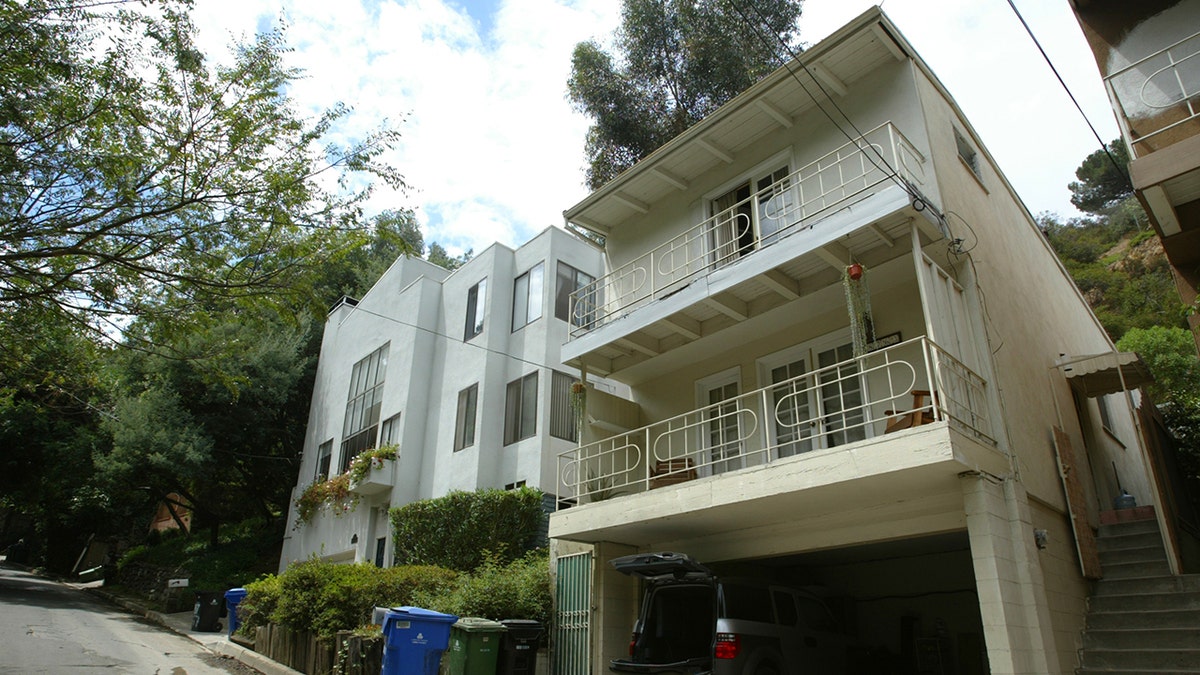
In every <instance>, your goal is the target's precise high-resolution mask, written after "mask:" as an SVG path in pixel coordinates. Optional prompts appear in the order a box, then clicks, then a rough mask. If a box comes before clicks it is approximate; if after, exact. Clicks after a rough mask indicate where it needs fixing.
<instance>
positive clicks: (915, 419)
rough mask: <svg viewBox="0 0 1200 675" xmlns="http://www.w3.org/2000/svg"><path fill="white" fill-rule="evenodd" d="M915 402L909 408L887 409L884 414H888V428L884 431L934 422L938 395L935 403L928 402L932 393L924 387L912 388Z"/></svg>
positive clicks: (887, 432) (886, 432)
mask: <svg viewBox="0 0 1200 675" xmlns="http://www.w3.org/2000/svg"><path fill="white" fill-rule="evenodd" d="M912 397H913V404H912V408H910V409H908V410H901V411H896V410H885V411H883V414H884V415H887V418H888V420H887V428H885V429H884V430H883V433H885V434H890V433H892V432H893V431H900V430H902V429H911V428H912V427H919V426H921V425H922V424H932V423H933V421H934V420H935V419H936V418H935V417H934V415H933V408H934V407H935V406H936V405H937V397H933V398H932V401H933V405H930V404H929V403H926V401H927V400H930V398H931V394H930V393H929V392H928V391H926V390H924V389H913V390H912Z"/></svg>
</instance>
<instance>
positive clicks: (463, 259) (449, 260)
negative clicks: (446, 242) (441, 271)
mask: <svg viewBox="0 0 1200 675" xmlns="http://www.w3.org/2000/svg"><path fill="white" fill-rule="evenodd" d="M474 255H475V249H468V250H467V252H466V253H463V254H462V255H458V256H452V255H450V254H449V253H448V252H447V251H446V249H444V248H442V245H441V244H439V243H437V242H436V241H435V242H433V243H432V244H430V245H429V255H427V256H425V259H426V260H428V261H429V262H431V263H433V264H435V265H441V266H442V267H445V268H446V269H448V270H456V269H458V268H460V267H462V266H463V265H465V264H466V263H467V261H468V260H470V259H471V257H472V256H474Z"/></svg>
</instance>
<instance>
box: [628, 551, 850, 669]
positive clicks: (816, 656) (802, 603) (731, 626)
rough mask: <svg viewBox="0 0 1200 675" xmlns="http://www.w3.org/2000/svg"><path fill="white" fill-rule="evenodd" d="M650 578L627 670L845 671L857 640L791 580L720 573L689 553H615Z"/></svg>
mask: <svg viewBox="0 0 1200 675" xmlns="http://www.w3.org/2000/svg"><path fill="white" fill-rule="evenodd" d="M612 565H613V567H615V568H616V569H617V571H619V572H621V573H623V574H629V575H633V576H637V577H641V578H643V579H645V580H646V594H645V596H644V597H643V599H642V608H641V613H640V615H639V617H638V620H637V623H636V624H635V625H634V629H633V638H632V640H631V641H630V643H629V657H628V658H623V659H614V660H613V661H612V663H611V670H613V671H615V672H621V673H664V674H665V673H678V674H683V675H709V674H711V675H791V674H792V673H845V672H847V671H848V669H849V663H848V661H849V659H850V655H851V650H852V648H853V641H852V640H851V639H850V638H849V637H847V636H846V635H844V634H842V633H841V632H839V631H838V630H837V627H836V622H835V620H834V616H833V614H832V613H831V612H830V611H829V608H828V607H827V606H826V605H825V604H824V603H823V602H822V601H821V600H820V599H819V598H817V597H816V596H814V595H812V594H811V593H807V592H805V591H802V590H799V589H796V588H791V587H788V586H780V585H775V584H771V583H767V582H763V581H757V580H752V579H737V578H730V579H724V578H718V577H717V576H716V575H715V574H713V573H712V571H710V570H709V569H708V568H707V567H705V566H704V565H701V564H700V563H698V562H696V561H694V560H692V559H691V558H690V557H688V556H686V555H684V554H682V553H639V554H635V555H628V556H623V557H620V558H616V559H614V560H612Z"/></svg>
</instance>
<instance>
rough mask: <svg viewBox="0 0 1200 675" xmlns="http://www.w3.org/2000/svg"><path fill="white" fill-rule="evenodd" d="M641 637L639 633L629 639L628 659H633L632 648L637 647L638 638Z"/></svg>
mask: <svg viewBox="0 0 1200 675" xmlns="http://www.w3.org/2000/svg"><path fill="white" fill-rule="evenodd" d="M641 636H642V634H641V633H634V634H633V636H632V637H630V638H629V656H630V658H633V648H634V647H636V646H637V641H638V638H640V637H641Z"/></svg>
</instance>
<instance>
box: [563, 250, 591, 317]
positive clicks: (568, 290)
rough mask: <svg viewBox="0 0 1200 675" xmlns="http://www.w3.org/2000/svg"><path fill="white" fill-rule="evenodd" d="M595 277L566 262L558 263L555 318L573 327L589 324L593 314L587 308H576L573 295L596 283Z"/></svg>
mask: <svg viewBox="0 0 1200 675" xmlns="http://www.w3.org/2000/svg"><path fill="white" fill-rule="evenodd" d="M595 280H596V279H595V277H593V276H592V275H590V274H586V273H584V272H580V271H579V270H577V269H575V268H574V267H571V266H570V265H568V264H566V263H565V262H561V261H559V263H558V278H557V279H556V280H555V288H554V316H555V318H558V319H562V320H563V321H567V322H569V323H570V324H571V325H572V326H584V325H586V324H587V322H588V319H589V318H590V317H589V315H590V314H591V312H590V311H589V308H588V307H587V306H586V305H587V302H586V301H585V306H584V307H580V308H578V309H577V308H575V307H574V306H572V304H571V294H572V293H574V292H575V291H577V290H579V289H581V288H583V287H584V286H587V285H588V284H590V283H592V282H593V281H595Z"/></svg>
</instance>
